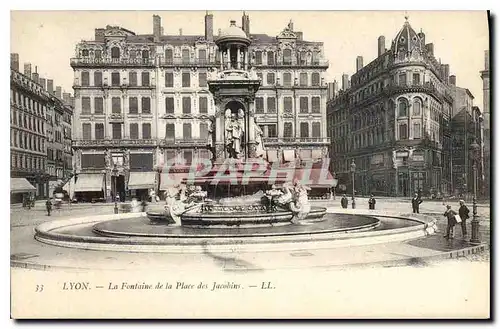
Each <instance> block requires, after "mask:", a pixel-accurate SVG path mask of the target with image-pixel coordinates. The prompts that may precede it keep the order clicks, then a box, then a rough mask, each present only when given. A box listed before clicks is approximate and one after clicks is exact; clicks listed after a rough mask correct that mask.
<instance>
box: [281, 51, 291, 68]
mask: <svg viewBox="0 0 500 329" xmlns="http://www.w3.org/2000/svg"><path fill="white" fill-rule="evenodd" d="M283 64H284V65H290V64H292V50H291V49H283Z"/></svg>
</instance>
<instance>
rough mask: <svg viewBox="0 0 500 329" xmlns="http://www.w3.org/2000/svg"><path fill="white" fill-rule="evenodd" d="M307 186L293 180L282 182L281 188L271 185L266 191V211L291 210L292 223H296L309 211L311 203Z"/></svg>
mask: <svg viewBox="0 0 500 329" xmlns="http://www.w3.org/2000/svg"><path fill="white" fill-rule="evenodd" d="M308 190H310V188H309V187H307V186H305V185H302V184H300V183H299V182H295V184H294V185H292V184H291V183H285V184H283V186H282V188H281V189H278V188H277V187H276V186H275V185H273V187H272V189H271V190H268V191H266V197H267V198H268V200H269V201H268V208H267V209H268V211H269V212H275V211H279V210H284V211H291V212H292V213H293V215H294V217H293V219H292V223H295V224H296V223H298V221H299V220H302V219H305V218H306V217H307V215H308V214H309V212H310V211H311V204H310V203H309V199H308V197H307V191H308Z"/></svg>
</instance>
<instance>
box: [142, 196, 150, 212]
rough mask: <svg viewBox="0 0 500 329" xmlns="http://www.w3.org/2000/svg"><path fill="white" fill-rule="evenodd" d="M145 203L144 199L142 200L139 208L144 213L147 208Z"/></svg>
mask: <svg viewBox="0 0 500 329" xmlns="http://www.w3.org/2000/svg"><path fill="white" fill-rule="evenodd" d="M147 205H148V204H147V202H146V198H144V197H143V198H142V201H141V207H142V212H146V206H147Z"/></svg>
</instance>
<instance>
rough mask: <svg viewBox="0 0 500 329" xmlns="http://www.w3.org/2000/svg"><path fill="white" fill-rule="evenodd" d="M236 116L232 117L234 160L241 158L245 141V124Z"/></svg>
mask: <svg viewBox="0 0 500 329" xmlns="http://www.w3.org/2000/svg"><path fill="white" fill-rule="evenodd" d="M242 121H243V120H241V121H240V119H239V118H237V117H236V114H233V115H232V138H233V140H232V148H233V151H234V158H239V157H240V156H241V144H242V143H241V141H242V139H243V133H244V129H243V124H242Z"/></svg>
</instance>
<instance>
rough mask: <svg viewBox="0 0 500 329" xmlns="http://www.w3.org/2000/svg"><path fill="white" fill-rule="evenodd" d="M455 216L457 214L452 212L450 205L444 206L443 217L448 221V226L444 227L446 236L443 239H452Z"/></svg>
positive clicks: (455, 221)
mask: <svg viewBox="0 0 500 329" xmlns="http://www.w3.org/2000/svg"><path fill="white" fill-rule="evenodd" d="M456 214H457V212H456V211H454V210H452V209H451V206H450V205H447V206H446V211H445V212H444V217H446V218H447V219H448V226H447V227H446V235H445V236H444V237H445V238H447V239H453V229H454V227H455V225H456V224H457V220H456V219H455V215H456Z"/></svg>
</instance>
